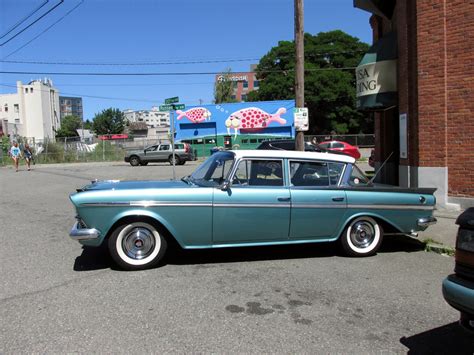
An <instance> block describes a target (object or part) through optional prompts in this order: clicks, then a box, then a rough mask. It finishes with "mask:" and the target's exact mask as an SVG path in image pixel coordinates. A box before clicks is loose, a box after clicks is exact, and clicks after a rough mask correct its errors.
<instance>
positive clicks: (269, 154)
mask: <svg viewBox="0 0 474 355" xmlns="http://www.w3.org/2000/svg"><path fill="white" fill-rule="evenodd" d="M232 152H233V153H234V154H235V156H236V158H243V157H252V158H280V159H281V158H287V159H318V160H328V161H337V162H342V163H354V162H355V159H354V158H353V157H351V156H349V155H342V154H333V153H318V152H300V151H294V150H232Z"/></svg>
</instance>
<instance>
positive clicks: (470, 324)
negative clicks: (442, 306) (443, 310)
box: [443, 275, 474, 330]
mask: <svg viewBox="0 0 474 355" xmlns="http://www.w3.org/2000/svg"><path fill="white" fill-rule="evenodd" d="M443 297H444V299H445V301H446V302H448V304H449V305H450V306H451V307H453V308H455V309H457V310H458V311H460V312H461V324H462V325H463V326H465V327H466V328H468V329H470V330H474V282H472V281H468V280H465V279H462V278H460V277H458V276H456V275H449V276H448V277H447V278H445V279H444V281H443Z"/></svg>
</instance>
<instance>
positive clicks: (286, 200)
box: [278, 197, 291, 202]
mask: <svg viewBox="0 0 474 355" xmlns="http://www.w3.org/2000/svg"><path fill="white" fill-rule="evenodd" d="M278 201H280V202H288V201H291V197H278Z"/></svg>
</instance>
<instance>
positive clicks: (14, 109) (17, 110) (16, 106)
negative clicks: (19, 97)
mask: <svg viewBox="0 0 474 355" xmlns="http://www.w3.org/2000/svg"><path fill="white" fill-rule="evenodd" d="M13 111H15V113H18V112H20V105H18V104H14V105H13Z"/></svg>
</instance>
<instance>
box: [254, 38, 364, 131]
mask: <svg viewBox="0 0 474 355" xmlns="http://www.w3.org/2000/svg"><path fill="white" fill-rule="evenodd" d="M304 40H305V106H306V107H308V109H309V115H310V131H309V132H308V134H326V133H329V132H332V131H334V132H336V133H339V134H347V133H368V132H373V122H371V120H370V119H369V117H368V116H367V115H366V114H362V113H360V112H358V111H357V110H356V105H355V102H356V96H355V94H356V88H355V82H356V80H355V70H354V67H356V66H357V65H358V64H359V62H360V60H361V59H362V56H363V54H364V53H365V52H367V50H368V49H369V46H368V45H367V44H366V43H363V42H360V40H359V39H357V38H355V37H352V36H350V35H348V34H346V33H345V32H343V31H339V30H337V31H330V32H321V33H318V34H317V35H314V36H313V35H311V34H308V33H306V34H305V38H304ZM294 70H295V45H294V42H293V41H281V42H279V43H278V46H276V47H273V48H272V49H271V50H270V51H269V52H268V53H267V54H266V55H265V56H263V57H262V58H261V60H260V62H259V64H258V66H257V69H256V71H257V77H258V79H259V80H260V87H259V90H258V91H254V92H250V93H249V94H248V97H247V99H248V101H260V100H284V99H294V98H295V94H294V85H295V84H294V83H295V72H294Z"/></svg>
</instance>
